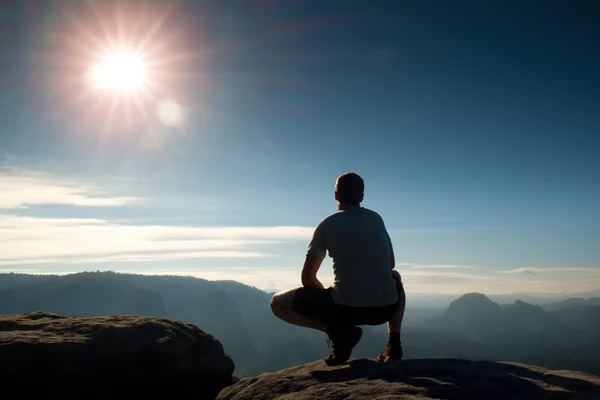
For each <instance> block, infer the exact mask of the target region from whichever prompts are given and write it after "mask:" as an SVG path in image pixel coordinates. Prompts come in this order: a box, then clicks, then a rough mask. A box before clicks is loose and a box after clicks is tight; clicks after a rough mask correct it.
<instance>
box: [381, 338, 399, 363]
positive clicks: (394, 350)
mask: <svg viewBox="0 0 600 400" xmlns="http://www.w3.org/2000/svg"><path fill="white" fill-rule="evenodd" d="M403 355H404V352H403V351H402V344H395V343H394V344H390V343H388V344H387V345H386V346H385V350H383V351H382V352H381V353H379V355H378V356H377V361H379V362H381V363H386V362H390V361H398V360H402V356H403Z"/></svg>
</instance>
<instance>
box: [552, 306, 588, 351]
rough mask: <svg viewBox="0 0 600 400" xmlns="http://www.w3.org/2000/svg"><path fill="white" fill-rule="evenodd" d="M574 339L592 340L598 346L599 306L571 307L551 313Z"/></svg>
mask: <svg viewBox="0 0 600 400" xmlns="http://www.w3.org/2000/svg"><path fill="white" fill-rule="evenodd" d="M552 314H554V315H555V316H556V317H557V318H558V319H559V320H560V321H561V322H562V323H563V324H564V325H565V326H566V327H567V329H569V330H570V331H571V332H572V335H573V336H575V337H580V338H582V340H594V341H596V342H598V343H599V344H600V305H596V306H573V307H570V308H564V309H562V310H558V311H553V312H552Z"/></svg>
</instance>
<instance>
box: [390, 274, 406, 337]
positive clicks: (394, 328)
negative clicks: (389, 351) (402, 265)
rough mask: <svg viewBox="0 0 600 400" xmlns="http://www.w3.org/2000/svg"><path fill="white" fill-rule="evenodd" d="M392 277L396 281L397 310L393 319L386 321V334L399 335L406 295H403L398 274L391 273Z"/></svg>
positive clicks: (402, 287) (402, 286)
mask: <svg viewBox="0 0 600 400" xmlns="http://www.w3.org/2000/svg"><path fill="white" fill-rule="evenodd" d="M392 275H394V278H395V279H398V281H397V283H399V284H398V285H397V287H398V310H397V311H396V314H395V315H394V317H393V318H392V319H391V320H389V321H388V323H387V326H388V333H398V335H400V330H401V329H402V319H404V309H405V308H406V293H404V285H402V278H400V274H399V273H398V271H392Z"/></svg>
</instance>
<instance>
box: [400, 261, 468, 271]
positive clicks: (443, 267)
mask: <svg viewBox="0 0 600 400" xmlns="http://www.w3.org/2000/svg"><path fill="white" fill-rule="evenodd" d="M396 266H397V267H410V268H411V269H434V270H435V269H441V270H447V269H469V268H474V267H473V266H471V265H455V264H417V263H406V262H403V263H397V264H396Z"/></svg>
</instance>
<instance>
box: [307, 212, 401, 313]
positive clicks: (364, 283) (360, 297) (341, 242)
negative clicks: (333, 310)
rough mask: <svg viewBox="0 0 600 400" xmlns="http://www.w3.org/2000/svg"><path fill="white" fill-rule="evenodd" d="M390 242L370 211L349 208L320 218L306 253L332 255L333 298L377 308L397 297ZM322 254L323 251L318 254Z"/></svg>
mask: <svg viewBox="0 0 600 400" xmlns="http://www.w3.org/2000/svg"><path fill="white" fill-rule="evenodd" d="M391 246H392V244H391V241H390V237H389V235H388V232H387V230H386V228H385V224H384V222H383V219H382V218H381V217H380V216H379V214H377V213H376V212H374V211H371V210H369V209H366V208H363V207H352V208H348V209H345V210H341V211H339V212H336V213H335V214H332V215H330V216H329V217H327V218H325V219H324V220H323V221H321V222H320V223H319V225H318V227H317V229H316V231H315V237H314V238H313V242H311V246H310V247H309V253H311V252H313V253H315V254H318V253H323V252H324V251H325V250H327V251H329V255H330V256H331V257H332V258H333V269H334V276H335V283H334V285H333V293H332V298H333V300H334V301H335V302H336V303H338V304H342V305H346V306H352V307H380V306H387V305H390V304H393V303H395V302H396V301H397V300H398V292H397V290H396V283H395V281H394V279H393V277H392V273H391V268H390V250H391ZM321 255H322V256H324V254H321Z"/></svg>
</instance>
